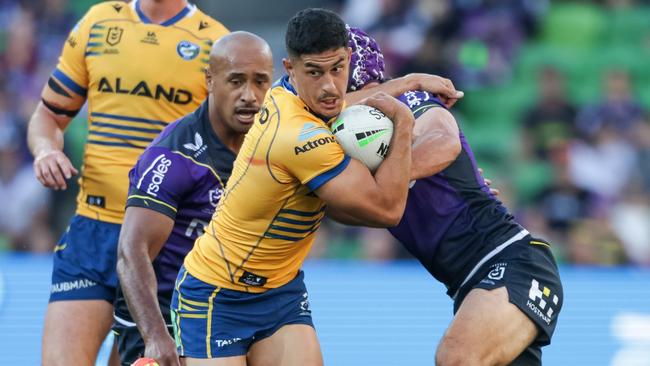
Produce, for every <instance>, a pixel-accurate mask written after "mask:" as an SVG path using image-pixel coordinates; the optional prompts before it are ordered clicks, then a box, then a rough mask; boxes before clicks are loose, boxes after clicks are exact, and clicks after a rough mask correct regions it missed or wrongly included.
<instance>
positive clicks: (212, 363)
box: [181, 356, 246, 366]
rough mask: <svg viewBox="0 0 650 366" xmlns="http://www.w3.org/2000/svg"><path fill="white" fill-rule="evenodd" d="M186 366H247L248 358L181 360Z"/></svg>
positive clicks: (187, 358)
mask: <svg viewBox="0 0 650 366" xmlns="http://www.w3.org/2000/svg"><path fill="white" fill-rule="evenodd" d="M181 364H183V365H185V366H246V356H233V357H219V358H191V357H184V358H181Z"/></svg>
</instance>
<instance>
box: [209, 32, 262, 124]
mask: <svg viewBox="0 0 650 366" xmlns="http://www.w3.org/2000/svg"><path fill="white" fill-rule="evenodd" d="M206 76H207V82H208V90H209V92H210V95H211V98H210V103H211V109H212V111H213V112H214V113H215V115H214V117H215V118H214V120H215V121H216V123H217V126H218V127H219V128H222V127H223V128H225V129H227V130H228V131H231V132H234V133H239V134H241V133H245V132H246V131H248V129H249V128H250V127H251V126H252V124H253V121H254V119H253V117H254V115H255V113H257V112H258V111H259V109H260V107H261V105H262V102H263V101H264V95H265V94H266V91H267V90H268V89H269V88H270V87H271V78H272V77H273V55H272V54H271V47H269V45H268V43H266V41H265V40H263V39H262V38H260V37H258V36H256V35H254V34H253V33H249V32H233V33H230V34H228V35H226V36H223V37H222V38H220V39H219V40H218V41H217V42H216V43H215V44H214V45H213V46H212V50H211V51H210V66H209V67H208V69H207V70H206ZM211 119H212V117H211Z"/></svg>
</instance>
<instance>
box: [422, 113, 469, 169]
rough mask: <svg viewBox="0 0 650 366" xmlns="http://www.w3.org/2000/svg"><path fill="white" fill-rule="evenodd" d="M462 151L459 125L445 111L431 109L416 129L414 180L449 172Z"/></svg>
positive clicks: (423, 116) (424, 114)
mask: <svg viewBox="0 0 650 366" xmlns="http://www.w3.org/2000/svg"><path fill="white" fill-rule="evenodd" d="M460 151H461V144H460V136H459V130H458V124H457V123H456V119H455V118H454V116H453V115H452V114H451V113H450V112H449V111H448V110H446V109H444V108H440V107H439V108H431V109H429V110H428V111H426V112H424V113H423V114H422V115H421V116H420V117H418V119H417V120H416V123H415V127H414V128H413V155H412V156H413V161H412V163H411V179H420V178H424V177H429V176H432V175H434V174H436V173H439V172H440V171H442V170H443V169H445V168H447V167H448V166H449V165H450V164H451V163H452V162H453V161H454V160H456V157H458V154H459V153H460Z"/></svg>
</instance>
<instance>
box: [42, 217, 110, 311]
mask: <svg viewBox="0 0 650 366" xmlns="http://www.w3.org/2000/svg"><path fill="white" fill-rule="evenodd" d="M119 235H120V225H118V224H111V223H106V222H101V221H97V220H93V219H91V218H88V217H85V216H79V215H75V216H73V217H72V220H70V226H68V229H67V230H66V232H65V233H64V234H63V236H62V237H61V240H59V243H58V244H57V246H56V248H55V249H54V266H53V268H52V287H51V288H50V302H53V301H62V300H106V301H108V302H110V303H111V304H112V303H113V300H114V299H115V288H116V287H117V271H116V265H117V241H118V238H119Z"/></svg>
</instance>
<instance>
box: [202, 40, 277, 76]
mask: <svg viewBox="0 0 650 366" xmlns="http://www.w3.org/2000/svg"><path fill="white" fill-rule="evenodd" d="M247 56H249V57H253V58H251V59H248V60H247V59H245V58H246V57H247ZM255 59H259V60H261V61H269V62H270V64H271V65H273V55H272V53H271V47H270V46H269V44H268V43H266V41H265V40H264V39H262V38H261V37H259V36H258V35H256V34H253V33H250V32H245V31H237V32H232V33H230V34H227V35H225V36H223V37H221V38H220V39H219V40H218V41H217V42H215V43H214V44H213V45H212V49H211V50H210V67H211V68H214V67H217V68H218V67H220V66H221V65H220V64H221V63H224V62H225V63H226V64H233V63H238V62H243V61H255ZM213 70H214V71H216V69H213Z"/></svg>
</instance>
